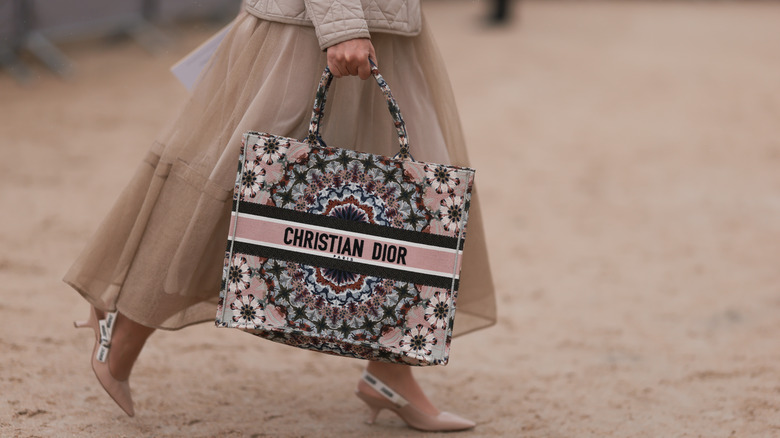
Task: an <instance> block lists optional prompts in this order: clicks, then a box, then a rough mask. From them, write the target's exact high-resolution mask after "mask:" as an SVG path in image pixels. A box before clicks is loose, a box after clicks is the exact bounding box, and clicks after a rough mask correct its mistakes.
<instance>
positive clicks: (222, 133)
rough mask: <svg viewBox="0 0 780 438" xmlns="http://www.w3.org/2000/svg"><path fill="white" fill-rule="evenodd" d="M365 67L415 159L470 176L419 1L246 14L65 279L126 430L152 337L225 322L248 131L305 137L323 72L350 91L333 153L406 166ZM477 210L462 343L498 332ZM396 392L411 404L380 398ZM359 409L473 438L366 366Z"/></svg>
mask: <svg viewBox="0 0 780 438" xmlns="http://www.w3.org/2000/svg"><path fill="white" fill-rule="evenodd" d="M363 4H365V5H366V6H363ZM369 57H370V58H372V59H374V60H375V61H376V62H377V63H381V64H379V65H380V67H381V69H382V73H383V76H384V77H385V79H387V81H388V83H390V84H391V85H392V86H393V92H394V94H395V97H396V100H397V101H398V103H399V106H400V107H401V108H402V111H403V114H404V117H405V119H406V121H407V128H408V130H409V137H410V139H411V143H412V153H413V154H414V155H415V158H417V159H418V160H420V161H428V162H441V163H448V162H451V163H453V164H457V165H467V164H468V158H467V156H466V151H465V146H464V144H463V137H462V133H461V131H460V125H459V121H458V116H457V113H456V110H455V107H454V99H453V97H452V93H451V90H450V87H449V81H448V79H447V76H446V72H445V71H444V68H443V65H442V63H441V60H440V58H439V55H438V53H437V51H436V48H435V46H434V44H433V41H432V39H431V36H430V35H429V33H428V32H427V29H426V28H425V25H424V20H423V18H422V15H421V12H420V4H419V0H386V1H371V2H369V1H366V0H363V2H362V3H361V0H248V1H247V3H246V4H245V6H244V11H243V12H242V13H241V14H239V16H238V17H237V18H236V20H235V22H234V23H233V27H232V28H231V30H230V31H229V33H228V34H227V36H226V37H225V39H224V40H223V41H222V42H221V44H220V46H219V48H218V49H217V51H216V53H215V54H214V56H213V58H212V60H211V61H210V64H209V66H208V67H207V68H206V70H205V71H204V72H203V73H202V74H201V77H200V79H199V81H198V84H197V86H196V88H195V89H194V91H193V95H192V97H191V98H190V100H189V101H188V102H187V104H186V105H185V107H184V108H183V110H182V112H181V113H180V114H179V116H178V118H177V119H176V120H175V122H174V123H173V124H171V125H170V126H169V128H168V129H167V130H166V131H164V132H163V134H162V135H161V136H160V137H159V139H158V141H156V142H155V143H154V144H153V145H152V147H151V149H150V151H149V153H148V154H147V156H146V158H145V159H144V161H143V162H142V163H141V165H140V167H139V168H138V170H137V172H136V174H135V175H134V177H133V179H132V180H131V182H130V184H129V185H128V186H127V188H126V189H125V190H124V192H123V193H122V194H121V195H120V197H119V199H118V200H117V202H116V204H115V206H114V208H113V209H112V210H111V212H110V213H109V215H108V216H107V217H106V219H105V220H104V222H103V224H102V225H101V227H100V228H99V229H98V231H97V234H96V236H95V237H94V238H93V240H92V241H91V242H90V243H89V245H88V246H87V248H86V249H85V250H84V251H83V253H82V254H81V256H80V257H79V259H78V260H77V261H76V262H75V263H74V265H73V267H72V268H71V269H70V271H69V272H68V273H67V274H66V276H65V281H66V282H67V283H68V284H70V285H71V286H72V287H74V288H75V289H76V290H77V291H79V292H80V293H81V294H82V296H84V298H86V299H87V300H88V301H89V302H90V304H91V305H92V306H93V307H92V309H91V313H90V319H89V320H88V321H86V322H83V323H80V324H78V326H79V327H91V328H93V329H94V330H95V336H96V343H95V349H94V351H93V355H92V366H93V370H94V371H95V374H96V376H97V378H98V380H99V381H100V383H101V384H102V385H103V387H104V388H105V389H106V391H107V392H108V393H109V395H110V396H111V397H112V398H113V399H114V400H115V401H116V402H117V404H119V406H120V407H121V408H122V409H124V410H125V412H126V413H127V414H128V415H130V416H132V415H133V414H134V410H133V403H132V399H131V397H130V388H129V383H128V379H129V376H130V372H131V370H132V367H133V364H134V362H135V360H136V358H137V357H138V355H139V354H140V352H141V349H142V348H143V345H144V343H145V342H146V339H147V338H148V337H149V336H150V335H151V334H152V333H153V332H154V330H155V329H158V328H162V329H179V328H182V327H185V326H187V325H190V324H194V323H198V322H204V321H213V318H214V314H215V309H216V305H217V300H218V290H219V284H220V278H221V271H222V258H223V256H224V243H225V238H226V236H227V229H228V219H229V211H230V204H231V199H232V190H233V184H234V180H235V169H236V163H237V157H238V151H239V148H240V144H241V135H242V134H243V133H244V132H246V131H249V130H259V131H265V132H271V133H274V134H278V135H286V136H289V137H295V138H303V137H304V136H305V135H306V132H307V129H308V124H309V116H310V111H311V110H310V108H311V104H312V101H313V97H314V93H315V90H316V86H317V80H318V78H319V76H320V74H321V72H322V70H323V68H324V66H325V65H326V64H327V65H328V66H329V67H330V69H331V71H332V72H333V73H334V75H335V76H336V77H338V78H342V79H339V80H336V81H334V83H333V85H332V87H331V91H330V92H329V95H328V100H329V102H330V104H331V108H330V109H329V111H328V113H327V114H326V116H325V118H324V120H323V123H322V130H321V132H322V133H323V136H324V137H325V139H326V140H327V141H328V143H330V144H334V145H339V146H342V147H348V146H349V145H356V146H358V147H359V146H360V145H367V148H368V149H366V148H363V150H364V151H366V152H371V153H376V154H382V155H394V154H395V152H397V150H396V149H397V147H398V143H397V139H396V137H395V136H394V127H393V124H392V123H391V121H390V116H389V114H388V113H387V108H386V104H385V101H384V98H383V96H382V94H381V93H380V92H379V90H378V87H377V85H376V84H375V83H372V82H373V81H364V80H361V79H367V78H368V77H369V75H370V64H369V61H368V58H369ZM347 76H358V77H359V78H358V77H351V78H348V77H347ZM415 145H416V146H415ZM472 199H473V201H472V207H471V211H470V221H469V240H468V241H467V244H466V249H465V254H468V255H466V256H465V263H464V268H463V271H462V273H461V279H462V280H461V283H460V284H461V286H460V292H459V298H458V324H457V326H456V329H457V333H456V334H463V333H466V332H469V331H473V330H476V329H479V328H483V327H486V326H489V325H491V324H492V323H494V322H495V300H494V297H493V284H492V280H491V279H490V276H489V275H486V273H487V274H489V265H488V261H487V251H486V248H485V243H484V235H483V230H482V224H481V217H480V214H479V206H478V204H477V202H478V201H477V200H476V197H474V198H472ZM109 312H112V313H109ZM113 312H116V313H113ZM109 346H110V349H109ZM390 388H391V389H392V392H393V393H397V394H398V395H400V396H401V397H402V399H405V400H407V401H408V404H406V405H403V403H400V404H399V403H398V400H399V399H394V400H392V401H391V400H389V399H386V398H385V396H383V395H380V394H381V393H382V392H385V391H387V390H389V389H390ZM379 391H381V392H379ZM358 396H359V397H360V398H361V399H362V400H363V401H365V402H366V403H367V404H368V405H369V407H370V408H371V412H372V418H371V419H372V420H373V418H375V417H376V413H377V412H379V410H381V409H385V408H386V409H390V410H392V411H394V412H396V413H397V414H398V415H399V416H401V418H403V419H404V421H406V423H407V424H409V425H410V426H412V427H415V428H418V429H423V430H461V429H467V428H470V427H473V426H474V423H473V422H471V421H469V420H465V419H462V418H460V417H457V416H454V415H452V414H447V413H443V412H440V411H439V410H438V409H436V407H435V406H434V405H433V404H432V403H431V402H430V401H429V400H428V398H427V397H426V396H425V394H424V393H423V391H422V389H421V388H420V387H419V386H418V384H417V382H416V381H415V379H414V377H413V376H412V373H411V368H410V367H408V366H404V365H396V364H388V363H380V362H369V363H368V366H367V373H366V374H365V377H364V379H363V380H361V381H360V382H359V383H358ZM402 405H403V406H402Z"/></svg>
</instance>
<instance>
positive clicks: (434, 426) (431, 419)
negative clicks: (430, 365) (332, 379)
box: [355, 371, 477, 432]
mask: <svg viewBox="0 0 780 438" xmlns="http://www.w3.org/2000/svg"><path fill="white" fill-rule="evenodd" d="M363 381H364V382H366V383H367V384H368V386H370V387H371V388H373V389H374V390H375V391H376V392H378V393H379V394H380V396H376V395H373V394H370V393H368V392H366V391H364V390H362V389H361V387H360V386H358V389H357V391H355V395H357V396H358V398H360V399H361V400H363V401H364V402H365V403H366V404H367V405H368V407H369V408H370V409H371V412H370V414H369V417H368V421H367V423H368V424H373V423H374V421H376V417H377V415H379V412H380V411H381V410H382V409H387V410H390V411H393V412H395V413H396V415H398V416H399V417H401V419H402V420H403V421H404V422H405V423H406V424H407V425H408V426H409V427H412V428H414V429H418V430H423V431H426V432H448V431H457V430H466V429H471V428H473V427H474V426H476V425H477V424H476V423H474V422H473V421H471V420H467V419H465V418H462V417H459V416H457V415H455V414H451V413H449V412H440V413H439V415H435V416H434V415H430V414H426V413H425V412H422V411H421V410H419V409H418V408H416V407H415V406H414V405H413V404H411V403H410V402H408V401H407V400H406V399H404V398H403V397H401V396H400V395H399V394H398V393H397V392H395V391H393V390H392V389H390V388H389V387H388V386H387V385H385V384H384V383H382V381H380V380H379V379H377V378H376V377H374V376H373V375H372V374H370V373H369V372H368V371H365V372H364V373H363Z"/></svg>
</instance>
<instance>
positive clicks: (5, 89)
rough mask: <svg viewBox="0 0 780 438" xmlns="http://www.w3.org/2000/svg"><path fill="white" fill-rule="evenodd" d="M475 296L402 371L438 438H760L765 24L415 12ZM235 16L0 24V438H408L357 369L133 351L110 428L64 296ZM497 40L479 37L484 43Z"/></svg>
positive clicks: (775, 403)
mask: <svg viewBox="0 0 780 438" xmlns="http://www.w3.org/2000/svg"><path fill="white" fill-rule="evenodd" d="M423 4H424V11H425V13H426V17H427V24H428V25H429V26H431V28H432V30H433V32H434V35H435V36H436V39H437V41H438V43H439V45H440V49H441V52H442V55H443V57H444V60H445V63H446V65H447V68H448V70H449V73H450V77H451V80H452V83H453V88H454V91H455V95H456V99H457V101H458V105H459V108H458V109H459V112H460V115H461V119H462V121H463V127H464V131H465V135H466V138H467V143H468V147H469V153H470V156H471V160H472V164H473V167H475V168H476V169H477V177H476V179H477V184H478V185H479V187H480V189H479V190H480V195H481V196H482V204H483V207H484V211H483V214H484V215H485V222H486V224H487V230H488V235H487V238H488V243H489V247H490V248H491V261H492V262H493V267H494V272H493V276H494V278H495V281H496V285H497V287H498V303H499V322H498V324H497V326H495V327H493V328H490V329H487V330H483V331H480V332H477V333H474V334H472V335H469V336H466V337H463V338H458V339H455V340H454V342H453V347H452V357H451V362H450V364H449V365H448V366H447V367H443V368H434V369H421V370H419V372H418V374H417V375H418V376H419V378H420V380H421V382H422V384H423V386H424V388H425V389H426V391H427V392H428V393H429V395H430V396H431V398H432V399H434V400H435V401H436V402H437V404H438V405H439V406H440V407H441V408H443V409H445V410H449V411H452V412H457V413H461V414H464V415H468V416H470V417H471V418H473V419H475V420H476V421H477V422H478V423H479V425H478V427H477V428H476V429H475V430H474V431H472V432H467V433H463V434H459V435H458V436H486V437H487V436H490V437H494V436H500V437H517V436H523V437H660V436H663V437H699V436H702V437H724V438H725V437H775V436H780V366H778V364H780V340H778V333H780V317H778V315H780V263H779V262H778V261H780V172H779V171H778V169H780V80H778V77H780V56H778V54H780V2H773V1H672V0H668V1H662V2H661V1H650V0H646V1H629V0H625V1H619V0H613V1H604V0H592V1H590V0H588V1H576V0H569V1H553V0H523V1H522V2H520V1H515V2H511V3H509V5H508V9H507V12H505V13H502V12H501V10H500V8H501V7H502V6H501V4H500V2H493V1H487V0H482V1H472V0H426V1H425V2H424V3H423ZM239 6H240V5H239V2H237V1H231V0H221V1H220V0H213V1H206V0H202V1H196V0H187V1H184V0H181V1H179V0H154V1H152V0H124V1H121V2H120V1H98V0H28V1H22V0H0V58H1V59H2V68H0V205H2V213H0V221H1V222H0V223H1V224H2V227H0V321H1V322H0V394H2V397H0V436H25V437H26V436H106V435H109V436H334V437H362V436H405V435H407V434H411V432H410V431H409V430H407V429H405V428H404V426H403V425H402V424H401V423H400V421H399V420H397V419H395V418H393V417H392V416H391V415H389V414H387V413H384V414H383V415H381V416H380V418H379V424H377V425H375V426H373V427H370V426H367V425H364V424H363V423H362V415H365V414H366V413H367V412H365V411H364V406H362V405H361V404H360V401H359V400H357V398H355V397H354V396H353V395H352V394H350V392H351V388H352V387H353V386H352V385H354V384H355V383H356V379H357V376H358V373H359V372H360V369H361V364H360V363H359V362H357V361H352V360H347V359H340V358H333V357H322V356H321V355H317V354H315V353H310V352H305V351H298V350H295V349H291V348H287V347H285V346H281V345H277V344H273V343H270V342H262V341H259V340H257V341H254V340H252V339H248V338H247V337H246V335H244V334H241V333H229V331H220V330H214V328H213V327H212V326H211V325H210V324H202V325H199V326H195V327H191V328H187V329H184V330H182V331H180V332H160V333H156V334H155V335H154V336H153V337H152V338H151V339H150V341H149V344H148V345H147V347H146V349H145V350H144V352H143V353H142V355H141V357H140V359H139V361H138V363H137V364H136V367H135V369H134V371H133V391H134V392H133V395H134V398H135V401H136V411H137V415H136V417H135V418H132V419H129V418H127V417H125V416H124V414H122V413H121V411H119V410H118V409H117V408H116V406H114V405H113V403H112V402H111V401H110V400H109V399H108V397H106V395H105V394H104V393H102V391H101V390H100V388H98V387H97V385H96V383H95V381H94V377H93V376H92V373H91V371H90V369H89V360H88V359H89V358H88V354H89V351H90V348H91V345H92V339H91V336H90V335H88V334H85V333H79V332H77V331H75V330H72V329H71V328H70V327H71V325H70V321H71V320H73V319H80V318H83V317H84V316H85V315H86V312H87V306H86V304H85V303H84V302H83V300H82V299H81V298H80V297H79V296H78V294H76V293H75V292H73V291H72V290H70V289H69V288H68V287H67V286H66V285H64V284H63V283H61V281H60V278H61V276H62V275H63V274H64V272H65V270H66V269H67V268H68V266H69V265H70V263H71V261H72V260H73V258H74V257H75V256H76V254H78V252H79V251H80V250H81V248H82V245H83V243H84V241H85V240H86V239H88V238H89V236H90V235H91V234H92V232H93V231H94V229H95V227H96V226H97V224H98V223H99V222H100V220H101V219H102V217H103V216H104V215H105V213H106V212H107V211H108V209H109V208H110V206H111V205H112V203H113V201H114V199H115V198H116V196H117V193H118V192H119V191H120V190H121V189H122V188H123V186H124V184H125V183H126V182H127V181H128V180H129V178H130V176H131V175H132V173H133V171H134V169H135V167H136V163H138V162H139V161H140V160H141V159H142V158H143V156H144V154H145V153H146V150H147V148H148V147H149V146H150V145H151V143H152V142H153V141H154V139H155V137H156V135H157V134H158V132H159V131H160V130H161V129H163V127H164V126H165V125H166V123H167V122H168V121H169V120H170V119H171V118H172V117H174V116H175V114H176V112H177V111H178V109H179V108H180V107H181V105H183V104H184V102H186V100H187V98H188V92H187V90H186V89H185V88H184V87H183V86H182V85H181V84H180V83H179V82H178V81H177V80H176V78H175V77H174V76H173V75H172V74H171V73H170V71H169V69H170V67H171V66H172V65H173V64H174V63H176V62H177V61H178V60H179V59H181V58H182V57H183V56H184V55H186V54H187V53H188V52H190V51H191V50H192V49H194V48H195V47H197V46H198V45H199V44H201V43H202V42H203V41H205V40H206V39H207V38H209V37H210V36H211V35H213V34H214V33H215V32H217V31H218V30H219V29H220V28H221V27H222V26H224V25H225V24H226V23H227V21H229V20H230V19H231V17H232V16H234V15H235V13H236V12H237V11H238V9H239ZM502 14H503V15H502Z"/></svg>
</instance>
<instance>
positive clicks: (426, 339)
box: [401, 324, 437, 358]
mask: <svg viewBox="0 0 780 438" xmlns="http://www.w3.org/2000/svg"><path fill="white" fill-rule="evenodd" d="M436 342H437V340H436V338H434V337H433V332H432V331H431V330H430V329H428V328H427V327H425V326H423V325H422V324H418V325H417V327H414V328H412V329H409V330H408V331H407V332H406V334H405V335H404V337H403V339H401V349H402V350H403V351H406V352H409V353H413V354H415V355H418V356H423V357H424V358H426V357H427V356H430V355H431V348H433V346H434V345H436Z"/></svg>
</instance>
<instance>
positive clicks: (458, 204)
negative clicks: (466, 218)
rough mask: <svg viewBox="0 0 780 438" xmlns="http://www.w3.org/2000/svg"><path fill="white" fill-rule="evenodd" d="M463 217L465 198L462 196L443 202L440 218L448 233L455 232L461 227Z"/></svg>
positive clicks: (440, 208)
mask: <svg viewBox="0 0 780 438" xmlns="http://www.w3.org/2000/svg"><path fill="white" fill-rule="evenodd" d="M462 217H463V198H461V197H460V196H450V197H449V198H447V199H444V200H442V201H441V207H439V218H440V219H441V223H442V225H443V226H444V229H445V230H447V231H455V230H457V228H458V226H459V225H460V221H461V219H462Z"/></svg>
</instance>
